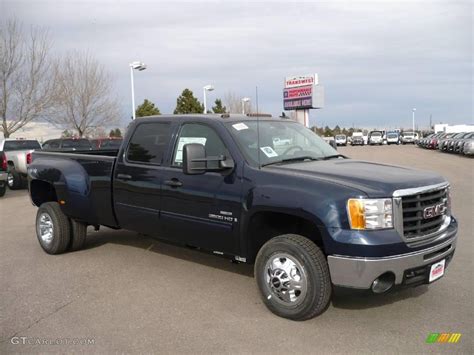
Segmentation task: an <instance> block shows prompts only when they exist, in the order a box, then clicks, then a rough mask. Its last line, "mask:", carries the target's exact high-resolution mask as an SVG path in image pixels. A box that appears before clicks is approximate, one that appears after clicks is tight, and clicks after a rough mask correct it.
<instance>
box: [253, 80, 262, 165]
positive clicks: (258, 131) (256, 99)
mask: <svg viewBox="0 0 474 355" xmlns="http://www.w3.org/2000/svg"><path fill="white" fill-rule="evenodd" d="M255 103H256V106H257V151H258V168H259V169H261V168H262V164H261V161H260V150H261V149H260V120H259V113H258V86H255Z"/></svg>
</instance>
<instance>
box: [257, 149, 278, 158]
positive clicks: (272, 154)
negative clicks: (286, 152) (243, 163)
mask: <svg viewBox="0 0 474 355" xmlns="http://www.w3.org/2000/svg"><path fill="white" fill-rule="evenodd" d="M260 150H261V151H262V152H263V153H264V154H265V155H266V156H267V157H269V158H274V157H277V156H278V154H277V152H275V151H274V150H273V148H272V147H260Z"/></svg>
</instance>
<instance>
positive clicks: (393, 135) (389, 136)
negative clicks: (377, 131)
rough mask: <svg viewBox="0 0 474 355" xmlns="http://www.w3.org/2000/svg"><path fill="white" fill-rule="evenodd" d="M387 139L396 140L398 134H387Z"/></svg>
mask: <svg viewBox="0 0 474 355" xmlns="http://www.w3.org/2000/svg"><path fill="white" fill-rule="evenodd" d="M387 137H388V138H398V134H397V133H389V134H387Z"/></svg>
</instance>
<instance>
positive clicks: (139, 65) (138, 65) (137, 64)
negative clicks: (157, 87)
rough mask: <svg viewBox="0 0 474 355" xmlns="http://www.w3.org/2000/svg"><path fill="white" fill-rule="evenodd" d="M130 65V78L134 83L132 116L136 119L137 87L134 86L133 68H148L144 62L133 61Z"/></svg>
mask: <svg viewBox="0 0 474 355" xmlns="http://www.w3.org/2000/svg"><path fill="white" fill-rule="evenodd" d="M129 65H130V80H131V83H132V117H133V119H135V118H136V117H135V89H134V87H133V70H134V69H136V70H138V71H142V70H145V69H146V64H145V63H142V62H132V63H130V64H129Z"/></svg>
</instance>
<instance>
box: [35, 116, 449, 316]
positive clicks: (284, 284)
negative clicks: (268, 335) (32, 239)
mask: <svg viewBox="0 0 474 355" xmlns="http://www.w3.org/2000/svg"><path fill="white" fill-rule="evenodd" d="M278 141H285V142H287V144H284V145H282V144H277V145H275V144H274V142H278ZM29 188H30V194H31V199H32V202H33V204H34V205H36V206H37V207H39V208H38V212H37V217H36V232H37V236H38V240H39V243H40V244H41V246H42V248H43V249H44V250H45V251H46V252H47V253H50V254H58V253H63V252H65V251H68V250H77V249H79V248H81V247H82V246H83V245H84V241H85V238H86V227H87V225H93V226H96V228H97V227H99V226H107V227H110V228H113V229H118V228H123V229H128V230H132V231H136V232H138V233H143V234H146V235H150V236H153V237H157V238H159V239H162V240H163V239H164V240H168V241H170V242H173V243H177V244H181V245H183V246H191V247H194V248H198V249H201V250H203V251H209V252H211V253H215V254H218V255H221V256H224V257H228V258H231V259H232V260H235V261H238V262H245V263H253V264H254V268H255V278H256V282H257V285H258V288H259V290H260V293H261V296H262V300H263V302H264V303H265V304H266V305H267V307H268V308H269V309H270V310H271V311H272V312H274V313H275V314H277V315H279V316H282V317H286V318H290V319H294V320H304V319H309V318H311V317H314V316H316V315H318V314H320V313H321V312H323V311H324V310H325V309H326V307H327V306H328V304H329V302H330V297H331V292H332V286H333V285H334V286H340V287H348V288H355V289H367V290H370V289H371V290H372V291H373V292H375V293H383V292H386V291H388V290H390V289H391V288H394V287H395V286H413V285H419V284H426V283H431V282H433V281H435V280H437V279H439V278H440V277H441V276H443V274H444V273H445V268H446V266H447V265H448V263H449V261H450V260H451V259H452V257H453V254H454V250H455V247H456V232H457V222H456V219H455V218H454V217H453V216H452V215H451V206H450V197H449V184H448V182H447V181H446V180H445V179H444V178H442V177H441V176H439V175H438V174H435V173H431V172H426V171H421V170H415V169H410V168H403V167H398V166H391V165H384V164H377V163H371V162H364V161H358V160H353V159H348V158H347V157H345V156H342V155H340V154H338V152H337V151H336V150H335V149H333V148H332V147H331V146H329V145H328V144H327V143H325V142H324V141H323V140H322V139H321V138H319V137H318V136H317V135H316V134H314V133H313V132H312V131H310V130H309V129H307V128H305V127H304V126H302V125H300V124H298V123H296V122H293V121H290V120H286V119H272V118H258V117H248V116H243V115H239V116H229V115H222V116H217V115H182V116H179V115H176V116H172V115H163V116H155V117H147V118H144V119H137V120H135V121H134V122H133V123H131V125H130V127H129V129H128V131H127V135H126V137H125V139H124V141H123V144H122V146H121V148H120V149H119V150H118V151H87V152H83V153H80V152H75V153H60V152H45V151H42V152H34V153H33V162H32V164H31V165H30V167H29Z"/></svg>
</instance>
